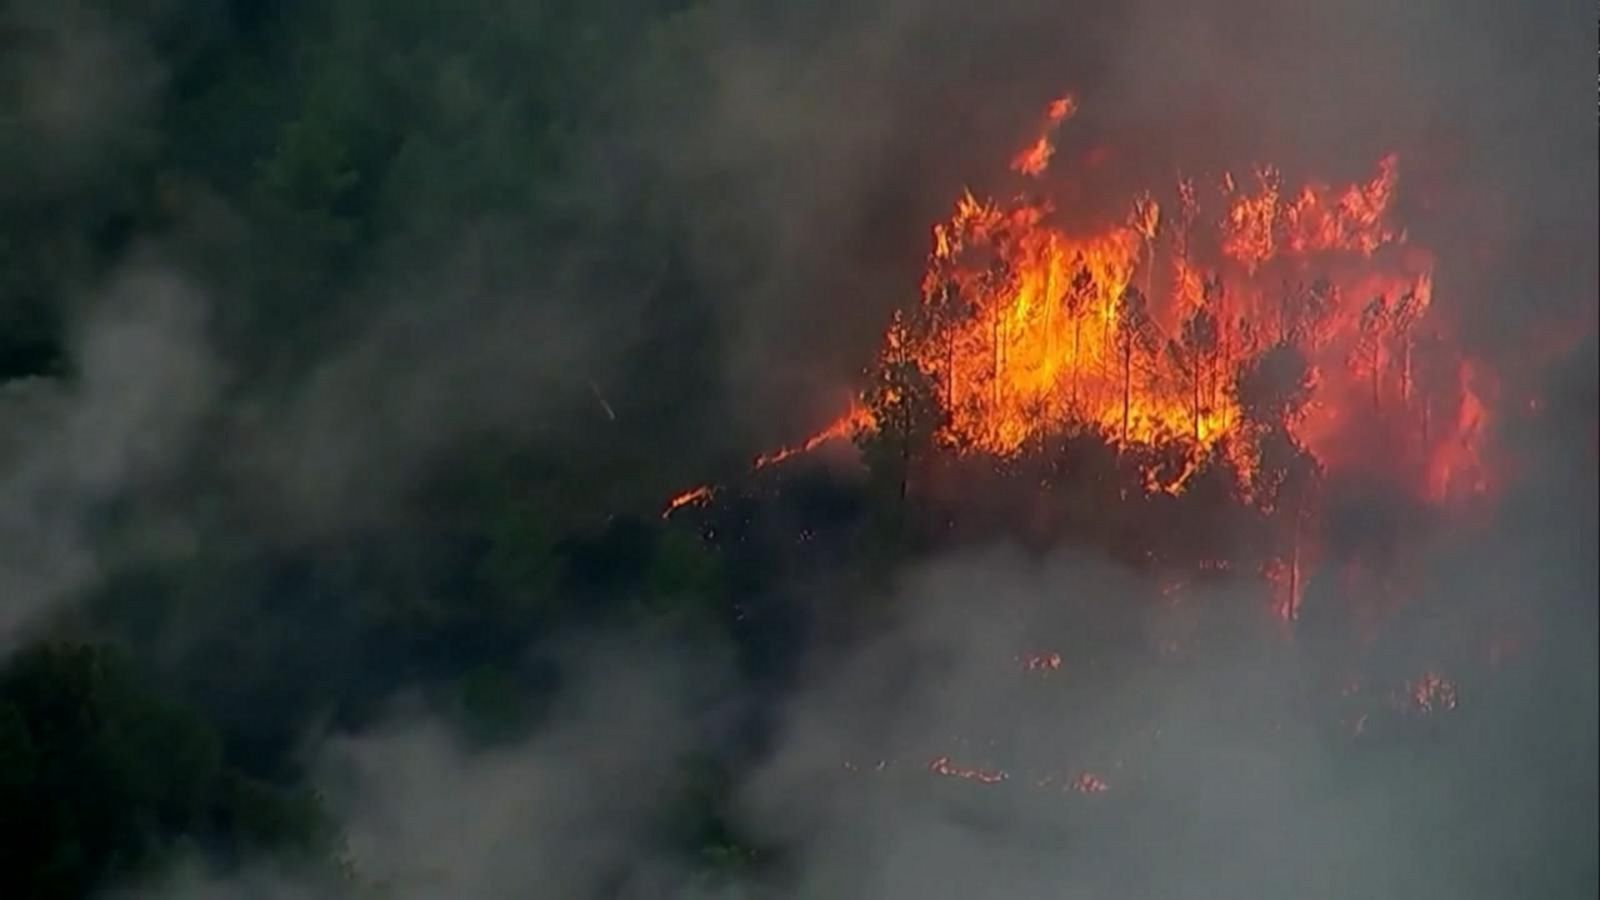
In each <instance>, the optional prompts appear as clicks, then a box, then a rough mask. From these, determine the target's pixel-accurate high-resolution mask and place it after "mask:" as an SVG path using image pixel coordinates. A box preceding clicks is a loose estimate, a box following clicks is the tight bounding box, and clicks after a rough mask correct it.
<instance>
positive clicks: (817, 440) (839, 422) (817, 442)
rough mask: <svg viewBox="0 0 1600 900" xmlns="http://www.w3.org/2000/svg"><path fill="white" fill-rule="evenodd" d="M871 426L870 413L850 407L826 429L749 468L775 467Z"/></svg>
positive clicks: (758, 461) (770, 455) (763, 455)
mask: <svg viewBox="0 0 1600 900" xmlns="http://www.w3.org/2000/svg"><path fill="white" fill-rule="evenodd" d="M872 425H873V423H872V416H871V414H870V413H868V412H867V411H866V410H865V409H863V408H862V407H860V406H852V407H851V408H850V411H849V412H847V413H845V414H844V415H842V416H840V417H839V418H837V419H835V420H834V421H833V422H831V423H830V424H829V425H828V427H826V428H824V429H822V430H821V431H819V432H817V433H816V434H814V435H812V436H811V437H808V438H806V439H805V440H804V441H801V442H800V443H798V444H796V445H794V446H793V447H783V448H781V449H778V450H775V451H773V452H771V453H765V454H762V455H761V456H758V457H756V459H755V462H754V463H752V464H751V468H753V469H765V468H766V467H768V466H775V465H777V464H778V463H781V462H784V461H785V460H788V459H790V458H791V457H795V456H799V455H800V454H802V453H810V452H811V451H813V450H815V449H817V448H818V447H820V446H822V445H823V444H826V443H828V442H829V441H836V440H839V439H840V438H848V437H851V436H853V435H854V434H856V433H857V432H859V431H863V430H867V429H870V428H872Z"/></svg>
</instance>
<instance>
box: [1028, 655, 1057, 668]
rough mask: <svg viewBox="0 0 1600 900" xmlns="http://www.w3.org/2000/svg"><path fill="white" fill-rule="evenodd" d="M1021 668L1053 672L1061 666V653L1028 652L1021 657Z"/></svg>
mask: <svg viewBox="0 0 1600 900" xmlns="http://www.w3.org/2000/svg"><path fill="white" fill-rule="evenodd" d="M1022 668H1023V670H1024V671H1027V672H1054V671H1056V670H1058V669H1060V668H1061V654H1059V653H1030V654H1028V655H1027V656H1025V657H1023V659H1022Z"/></svg>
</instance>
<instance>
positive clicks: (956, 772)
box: [928, 756, 1010, 784]
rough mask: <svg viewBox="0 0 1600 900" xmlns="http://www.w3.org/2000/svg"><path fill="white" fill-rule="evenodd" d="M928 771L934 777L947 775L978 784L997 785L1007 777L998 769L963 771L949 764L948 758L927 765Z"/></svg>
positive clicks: (944, 757) (943, 757) (941, 758)
mask: <svg viewBox="0 0 1600 900" xmlns="http://www.w3.org/2000/svg"><path fill="white" fill-rule="evenodd" d="M928 771H930V772H932V773H934V774H935V775H948V776H950V777H952V778H964V779H966V780H967V781H976V782H978V783H979V784H999V783H1000V782H1002V781H1005V780H1006V779H1007V778H1009V777H1010V776H1008V775H1007V774H1006V773H1005V772H1002V771H1000V770H999V769H964V768H961V767H960V766H957V765H954V764H953V763H951V762H950V757H948V756H941V757H939V758H938V759H935V760H934V761H932V762H930V763H928Z"/></svg>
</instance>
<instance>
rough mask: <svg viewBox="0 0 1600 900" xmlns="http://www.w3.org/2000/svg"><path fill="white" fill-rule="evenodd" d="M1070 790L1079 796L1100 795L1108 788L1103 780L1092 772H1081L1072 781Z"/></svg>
mask: <svg viewBox="0 0 1600 900" xmlns="http://www.w3.org/2000/svg"><path fill="white" fill-rule="evenodd" d="M1072 790H1073V791H1075V792H1077V793H1079V794H1102V793H1105V791H1106V790H1108V788H1107V786H1106V782H1105V779H1104V778H1101V777H1100V776H1099V775H1096V774H1094V773H1093V772H1083V773H1081V774H1079V775H1078V777H1077V778H1074V779H1073V780H1072Z"/></svg>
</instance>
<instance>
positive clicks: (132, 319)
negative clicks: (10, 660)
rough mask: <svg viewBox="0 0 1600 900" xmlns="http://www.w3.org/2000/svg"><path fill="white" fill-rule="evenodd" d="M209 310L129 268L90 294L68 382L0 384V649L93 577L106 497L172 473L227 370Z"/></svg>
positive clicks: (191, 293) (171, 277)
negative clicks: (210, 338) (0, 602)
mask: <svg viewBox="0 0 1600 900" xmlns="http://www.w3.org/2000/svg"><path fill="white" fill-rule="evenodd" d="M204 315H205V304H204V301H203V300H202V297H201V295H200V293H199V292H198V291H197V290H196V289H195V288H194V287H192V286H191V285H189V284H187V283H186V282H185V281H184V280H183V279H182V278H181V277H180V276H177V275H175V274H173V273H171V272H169V271H167V270H165V269H163V268H161V267H159V266H155V265H153V264H138V265H132V266H130V267H129V268H128V269H126V270H124V271H122V272H120V273H118V274H117V275H116V276H115V277H114V278H113V279H112V281H111V283H110V284H109V285H108V286H107V287H106V288H105V290H104V291H103V292H101V293H100V294H99V295H98V296H96V297H95V298H94V300H93V302H92V303H90V304H89V306H88V309H87V311H86V313H85V318H84V320H83V323H82V327H81V329H80V330H79V332H78V335H77V338H76V340H75V341H74V343H73V351H72V359H73V360H74V363H75V366H76V371H75V373H74V374H73V375H72V376H71V377H70V378H67V379H63V380H57V379H47V378H36V379H27V380H23V381H20V382H7V383H6V384H5V385H4V386H3V387H0V415H3V417H4V420H5V421H4V431H5V434H4V440H5V444H4V445H0V592H3V593H4V594H5V596H6V598H7V599H6V604H5V606H4V608H3V610H0V650H9V649H11V648H13V647H14V646H15V645H16V642H17V641H18V640H19V639H20V638H21V637H22V636H23V634H24V633H25V631H26V630H27V629H28V628H29V627H31V626H33V625H36V624H38V622H39V621H40V619H41V618H43V617H44V616H46V615H47V614H48V613H49V612H50V611H52V610H53V609H55V608H57V607H58V606H59V605H60V604H61V603H62V602H63V601H64V600H66V599H67V598H69V597H70V596H71V594H72V592H73V591H74V589H76V588H79V587H81V586H83V585H86V584H88V583H89V582H90V581H91V580H92V579H93V578H95V577H96V575H97V574H98V573H99V556H100V549H99V546H98V542H97V541H96V539H95V535H96V533H97V522H103V521H104V520H105V517H106V516H107V514H108V511H109V508H110V507H111V505H112V504H114V503H118V502H124V501H128V500H131V499H135V498H137V497H138V496H139V495H140V494H141V493H143V492H145V491H146V490H148V489H150V488H152V487H153V486H155V485H159V484H160V483H161V480H162V479H163V478H167V477H170V476H172V475H174V474H176V467H177V465H178V464H179V463H180V462H181V461H182V460H183V459H184V454H185V453H186V452H187V451H188V450H189V449H190V448H191V442H192V441H193V440H194V438H195V437H196V428H197V426H198V425H199V423H200V421H201V417H202V416H203V414H204V413H205V411H206V410H207V407H208V404H209V402H210V401H211V398H212V391H213V390H214V389H215V386H217V385H218V384H220V378H221V375H222V371H223V370H222V369H221V367H220V366H219V365H218V363H217V362H216V361H215V360H214V359H213V358H212V357H211V355H210V351H209V350H208V348H207V345H206V342H205V340H204V338H203V334H202V326H203V324H204V318H203V317H204ZM147 537H148V540H147V541H146V543H147V544H148V545H149V546H146V547H145V548H144V549H145V550H146V551H147V552H166V551H163V550H162V547H161V545H162V544H163V543H169V542H170V541H171V540H172V539H174V538H179V539H181V533H177V532H174V533H170V534H166V535H161V534H152V535H149V536H147ZM168 549H169V550H170V549H171V548H168Z"/></svg>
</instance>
